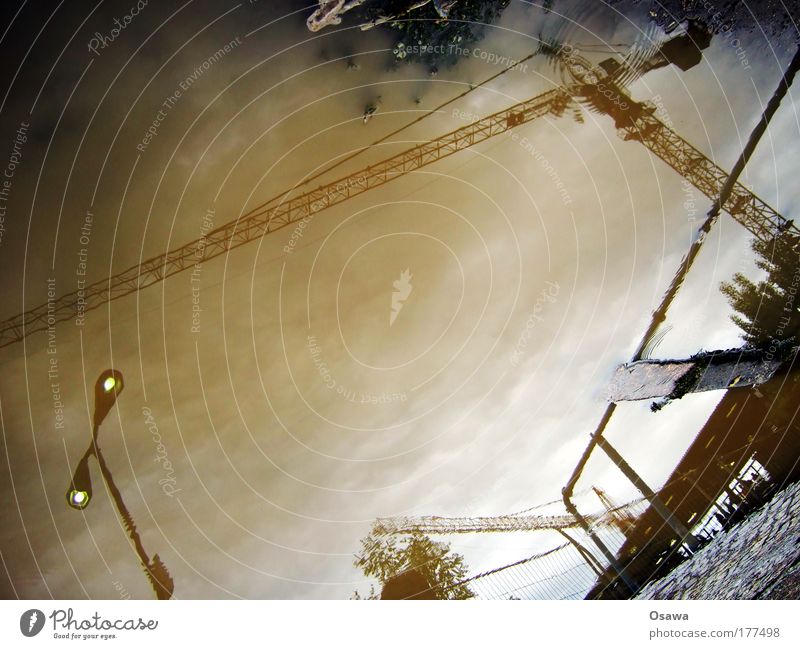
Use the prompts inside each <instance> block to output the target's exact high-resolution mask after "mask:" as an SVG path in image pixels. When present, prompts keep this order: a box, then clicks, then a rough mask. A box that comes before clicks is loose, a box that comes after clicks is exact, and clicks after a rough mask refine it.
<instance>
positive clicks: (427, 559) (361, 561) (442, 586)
mask: <svg viewBox="0 0 800 649" xmlns="http://www.w3.org/2000/svg"><path fill="white" fill-rule="evenodd" d="M354 565H355V566H356V567H357V568H360V569H361V570H362V571H363V572H364V574H365V575H366V576H367V577H374V578H376V579H378V580H379V581H380V582H381V583H382V584H385V583H386V582H387V581H388V580H389V579H392V578H393V577H396V576H397V575H399V574H401V573H403V572H406V571H409V570H415V571H416V572H418V573H419V574H420V575H422V577H424V579H425V581H427V583H428V584H429V586H430V587H431V589H432V591H433V593H432V594H433V595H435V598H436V599H469V598H470V597H474V596H475V595H474V593H473V592H472V591H471V590H470V589H469V587H467V586H466V585H465V584H462V583H461V582H463V581H464V580H465V579H466V578H467V565H466V563H465V562H464V557H463V556H462V555H460V554H457V553H455V552H450V544H449V543H439V542H436V541H433V540H431V539H430V538H429V537H427V536H425V535H424V534H421V533H419V532H416V533H413V534H409V535H405V536H399V535H393V534H382V533H381V532H380V531H376V530H374V529H373V530H372V531H371V532H370V533H369V535H367V537H366V538H364V539H363V540H362V541H361V552H360V553H359V554H357V555H356V559H355V561H354ZM353 598H354V599H362V598H364V599H377V596H376V594H375V592H374V591H372V592H371V593H370V595H367V596H366V597H364V596H362V595H360V594H359V593H358V592H357V591H356V593H355V594H354V597H353Z"/></svg>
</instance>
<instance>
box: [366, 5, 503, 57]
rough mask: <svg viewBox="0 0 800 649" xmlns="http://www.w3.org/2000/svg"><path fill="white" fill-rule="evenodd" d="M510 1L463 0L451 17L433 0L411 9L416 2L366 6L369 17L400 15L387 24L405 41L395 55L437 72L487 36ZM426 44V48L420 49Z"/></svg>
mask: <svg viewBox="0 0 800 649" xmlns="http://www.w3.org/2000/svg"><path fill="white" fill-rule="evenodd" d="M510 1H511V0H488V1H486V0H459V1H458V2H456V3H455V4H454V5H452V7H451V8H450V12H449V17H448V19H447V20H445V19H443V18H442V17H441V16H440V15H439V14H438V13H437V11H436V8H435V5H434V3H433V2H430V3H428V4H426V5H423V6H421V7H418V8H416V9H414V10H413V11H408V9H409V7H413V6H414V5H415V4H416V3H413V2H409V0H377V1H375V2H370V3H367V4H366V5H364V12H363V13H364V15H365V17H366V18H367V19H368V20H375V19H377V18H381V17H382V16H396V17H397V19H396V20H391V21H389V22H387V23H385V24H384V25H383V27H384V28H387V29H390V30H392V31H393V32H395V34H396V35H397V36H398V44H399V43H402V44H403V47H401V48H395V56H396V57H397V58H398V59H405V60H406V61H408V62H410V61H420V62H422V63H425V64H427V65H429V66H431V71H432V72H433V71H435V69H436V68H437V67H438V66H445V65H452V64H454V63H456V62H457V61H458V60H459V59H461V58H463V50H464V48H470V47H472V45H473V44H474V43H476V42H477V41H479V40H480V39H481V38H482V37H483V34H484V32H485V29H486V25H488V24H491V23H492V22H493V21H494V20H496V19H497V17H498V16H499V15H500V14H501V13H503V10H504V9H505V8H506V7H507V6H508V5H509V3H510ZM422 45H424V46H425V50H424V51H420V47H419V46H422ZM457 48H460V49H457ZM459 52H462V53H459Z"/></svg>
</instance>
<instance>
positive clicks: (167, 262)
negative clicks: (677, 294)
mask: <svg viewBox="0 0 800 649" xmlns="http://www.w3.org/2000/svg"><path fill="white" fill-rule="evenodd" d="M564 60H565V62H566V65H567V68H568V71H569V73H570V75H571V77H572V80H571V82H570V83H567V84H566V85H564V86H560V87H558V88H554V89H551V90H548V91H547V92H544V93H542V94H539V95H537V96H535V97H532V98H531V99H528V100H526V101H522V102H520V103H518V104H515V105H514V106H511V107H510V108H506V109H504V110H500V111H498V112H496V113H493V114H491V115H489V116H487V117H484V118H482V119H479V120H477V121H475V122H472V123H470V124H468V125H465V126H463V127H461V128H458V129H455V130H453V131H450V132H449V133H446V134H444V135H441V136H439V137H436V138H434V139H432V140H430V141H428V142H425V143H423V144H418V145H416V146H413V147H411V148H409V149H406V150H405V151H403V152H401V153H398V154H396V155H393V156H391V157H389V158H386V159H384V160H382V161H381V162H378V163H377V164H374V165H370V166H367V167H365V168H363V169H361V170H360V171H356V172H354V173H351V174H349V175H347V176H344V177H341V178H338V179H336V180H334V181H332V182H329V183H327V184H325V185H321V186H319V187H318V188H316V189H312V190H309V191H306V192H303V193H301V194H299V195H296V196H293V197H291V198H289V197H288V196H289V195H290V193H291V191H289V192H286V193H284V194H282V195H281V197H280V198H276V199H272V200H271V201H268V202H266V203H264V204H262V205H260V206H258V207H257V208H255V209H253V210H252V211H251V212H249V213H247V214H246V215H244V216H243V217H240V218H238V219H235V220H233V221H230V222H228V223H225V224H224V225H222V226H220V227H218V228H216V229H214V230H212V231H210V232H208V233H207V234H205V235H204V236H203V237H201V238H199V239H197V240H195V241H191V242H189V243H187V244H185V245H182V246H180V247H178V248H174V249H173V250H170V251H168V252H165V253H162V254H160V255H157V256H155V257H152V258H150V259H148V260H146V261H144V262H142V263H141V264H139V265H137V266H132V267H131V268H128V269H127V270H125V271H122V272H120V273H118V274H116V275H113V276H112V277H109V278H107V279H103V280H100V281H98V282H95V283H93V284H90V285H88V286H86V287H83V288H81V289H80V290H76V291H73V292H71V293H68V294H66V295H63V296H62V297H60V298H57V299H54V300H50V301H48V302H47V303H45V304H42V305H40V306H38V307H35V308H33V309H31V310H29V311H27V312H25V313H21V314H19V315H16V316H14V317H12V318H9V319H7V320H5V321H3V322H1V323H0V347H4V346H6V345H10V344H12V343H15V342H19V341H21V340H23V339H24V338H25V337H27V336H29V335H30V334H32V333H35V332H38V331H45V330H47V329H48V327H50V326H53V325H54V324H55V323H57V322H64V321H67V320H71V319H73V318H75V317H77V316H78V315H81V314H85V313H86V312H88V311H91V310H93V309H96V308H98V307H99V306H101V305H103V304H105V303H107V302H109V301H111V300H116V299H119V298H121V297H124V296H126V295H130V294H131V293H134V292H136V291H139V290H141V289H143V288H146V287H148V286H152V285H153V284H156V283H158V282H161V281H162V280H164V279H165V278H167V277H170V276H172V275H175V274H176V273H179V272H181V271H183V270H186V269H187V268H191V267H193V266H194V265H195V264H196V263H198V262H202V261H207V260H209V259H213V258H214V257H217V256H219V255H222V254H225V253H227V252H229V251H231V250H233V249H235V248H238V247H239V246H242V245H244V244H246V243H248V242H250V241H255V240H258V239H260V238H261V237H263V236H264V235H266V234H269V233H271V232H274V231H276V230H279V229H281V228H284V227H286V226H288V225H290V224H292V223H296V222H299V221H302V220H303V219H308V218H310V217H312V216H314V215H315V214H316V213H318V212H320V211H322V210H324V209H327V208H329V207H332V206H334V205H338V204H339V203H342V202H344V201H346V200H349V199H350V198H353V197H355V196H359V195H361V194H364V193H365V192H367V191H369V190H371V189H374V188H375V187H379V186H381V185H384V184H386V183H388V182H390V181H392V180H396V179H398V178H401V177H403V176H405V175H406V174H408V173H411V172H413V171H416V170H417V169H421V168H423V167H426V166H428V165H431V164H433V163H435V162H437V161H439V160H441V159H442V158H446V157H448V156H451V155H454V154H456V153H458V152H459V151H461V150H463V149H467V148H469V147H472V146H474V145H476V144H479V143H481V142H484V141H486V140H488V139H490V138H493V137H495V136H497V135H500V134H502V133H506V132H508V131H510V130H511V129H513V128H516V127H519V126H521V125H523V124H527V123H528V122H531V121H533V120H535V119H538V118H540V117H544V116H546V115H550V116H554V117H558V116H561V115H563V113H564V112H565V110H566V108H567V107H568V106H569V105H571V104H574V102H575V101H576V100H578V101H584V102H585V103H587V104H588V105H589V106H591V107H592V108H594V109H595V110H597V111H599V112H602V113H605V114H608V115H610V116H611V117H612V118H613V119H614V123H615V125H616V127H617V130H618V133H619V134H620V136H621V137H622V138H623V139H625V140H632V141H637V142H640V143H641V144H643V145H644V146H645V147H646V148H647V149H648V150H649V151H651V152H652V153H654V154H655V155H656V156H658V157H659V158H661V159H662V160H663V161H664V162H665V163H666V164H667V165H669V166H670V167H672V168H673V169H674V170H675V171H677V172H678V173H679V174H680V175H681V176H682V177H684V178H685V179H686V180H687V181H688V182H689V183H691V184H692V185H694V186H695V187H696V188H697V189H698V190H699V191H700V192H701V193H703V194H704V195H706V196H707V197H709V198H711V199H712V200H713V199H716V198H717V197H718V196H719V192H720V188H721V187H722V186H723V184H724V183H725V181H726V179H727V177H728V174H727V173H726V172H725V171H724V170H723V169H722V168H721V167H719V166H718V165H716V164H715V163H714V162H712V161H711V160H709V159H708V158H707V157H706V156H705V155H704V154H703V153H702V152H701V151H699V150H698V149H696V148H695V147H694V146H692V145H691V144H690V143H689V142H687V141H686V140H684V139H683V138H682V137H681V136H679V135H678V134H677V133H675V131H673V130H672V129H671V128H670V127H669V126H667V125H666V124H665V123H664V122H662V121H661V120H660V119H658V117H656V115H655V112H656V107H655V106H654V105H653V104H651V103H649V102H637V101H634V100H633V99H632V97H631V96H630V95H629V94H628V93H627V91H626V90H625V89H624V87H623V86H622V84H621V83H618V82H617V79H618V78H619V71H620V68H621V66H620V64H619V63H617V62H616V61H615V60H614V59H606V60H605V61H603V62H601V63H600V64H599V65H598V66H592V65H591V64H590V63H589V62H588V61H587V60H586V59H584V58H583V57H581V56H579V55H577V54H575V53H574V52H570V53H568V54H567V56H566V57H565V59H564ZM722 208H723V209H724V210H725V211H727V212H728V213H729V214H730V215H731V216H732V217H733V218H734V219H735V220H736V221H737V222H739V223H740V224H741V225H742V226H743V227H744V228H746V229H747V230H748V231H749V232H751V233H752V234H753V236H755V237H756V238H758V239H762V240H769V239H771V238H773V237H774V236H776V235H778V234H780V233H781V232H784V231H786V230H789V229H791V230H793V231H794V232H795V233H798V234H800V232H798V231H797V228H796V227H795V225H794V224H793V222H792V221H787V220H786V219H785V218H783V217H782V216H781V215H780V214H778V213H777V212H776V211H775V210H774V209H773V208H772V207H770V206H769V205H767V204H766V203H765V202H764V201H762V200H761V199H760V198H758V197H757V196H756V195H755V194H753V193H752V192H751V191H750V190H749V189H747V188H746V187H745V186H744V185H742V184H740V183H736V184H735V186H734V189H733V192H732V194H731V197H730V199H729V200H728V201H727V202H726V203H725V205H724V206H722Z"/></svg>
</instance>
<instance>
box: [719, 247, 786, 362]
mask: <svg viewBox="0 0 800 649" xmlns="http://www.w3.org/2000/svg"><path fill="white" fill-rule="evenodd" d="M752 248H753V252H755V253H756V255H757V256H758V257H757V261H756V265H757V266H758V268H760V269H761V270H762V271H764V272H766V274H767V277H766V279H764V280H762V281H760V282H758V283H757V284H756V283H754V282H752V281H751V280H750V279H748V278H747V277H745V276H744V275H743V274H742V273H736V274H735V275H734V276H733V281H732V282H723V283H722V284H721V285H720V290H721V291H722V292H723V293H724V294H725V295H726V296H727V298H728V301H729V302H730V304H731V306H732V307H733V308H734V310H735V311H736V313H735V314H734V315H732V316H731V319H732V320H733V321H734V322H735V323H736V324H737V325H738V326H739V328H740V329H741V330H742V332H743V334H742V338H743V339H744V341H745V343H747V344H748V345H750V346H753V347H760V348H767V347H769V345H770V342H771V341H772V342H774V341H783V340H788V339H791V338H794V339H795V340H798V339H800V298H799V297H798V293H800V237H797V236H794V235H788V234H783V235H780V236H778V237H776V238H775V239H773V240H772V241H754V242H753V244H752Z"/></svg>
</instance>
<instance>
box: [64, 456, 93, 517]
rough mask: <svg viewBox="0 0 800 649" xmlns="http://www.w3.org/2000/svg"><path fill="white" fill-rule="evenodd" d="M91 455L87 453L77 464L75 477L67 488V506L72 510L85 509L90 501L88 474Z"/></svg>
mask: <svg viewBox="0 0 800 649" xmlns="http://www.w3.org/2000/svg"><path fill="white" fill-rule="evenodd" d="M91 455H92V453H90V452H87V453H86V454H85V455H84V456H83V457H82V458H81V461H80V462H78V467H77V468H76V469H75V475H73V476H72V482H70V483H69V487H68V488H67V504H68V505H69V506H70V507H72V509H86V507H87V506H88V505H89V502H90V501H91V500H92V478H91V475H90V473H89V457H90V456H91Z"/></svg>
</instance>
